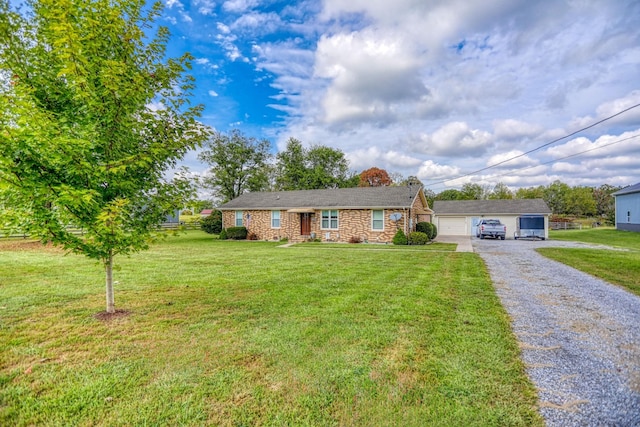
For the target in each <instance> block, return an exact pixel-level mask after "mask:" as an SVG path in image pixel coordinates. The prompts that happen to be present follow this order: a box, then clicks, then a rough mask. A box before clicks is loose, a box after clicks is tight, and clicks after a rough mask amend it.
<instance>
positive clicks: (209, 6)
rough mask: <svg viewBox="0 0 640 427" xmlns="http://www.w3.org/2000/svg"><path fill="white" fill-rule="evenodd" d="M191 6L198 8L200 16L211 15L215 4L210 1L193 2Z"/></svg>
mask: <svg viewBox="0 0 640 427" xmlns="http://www.w3.org/2000/svg"><path fill="white" fill-rule="evenodd" d="M193 4H194V5H195V6H196V7H197V8H198V12H199V13H200V14H202V15H213V9H214V8H215V6H216V4H215V2H213V1H211V0H195V1H194V2H193Z"/></svg>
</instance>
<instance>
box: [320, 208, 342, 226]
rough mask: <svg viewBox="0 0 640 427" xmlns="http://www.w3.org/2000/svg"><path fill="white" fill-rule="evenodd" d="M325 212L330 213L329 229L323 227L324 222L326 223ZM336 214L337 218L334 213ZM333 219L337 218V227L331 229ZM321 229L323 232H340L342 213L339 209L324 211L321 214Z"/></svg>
mask: <svg viewBox="0 0 640 427" xmlns="http://www.w3.org/2000/svg"><path fill="white" fill-rule="evenodd" d="M325 212H329V216H328V218H327V219H328V221H329V227H323V224H322V223H323V222H324V218H325V217H324V213H325ZM333 212H335V213H336V215H335V217H334V216H333V215H332V213H333ZM333 218H335V221H336V227H335V228H334V227H331V222H332V220H333ZM320 229H321V230H339V229H340V211H339V210H338V209H324V210H323V211H321V212H320Z"/></svg>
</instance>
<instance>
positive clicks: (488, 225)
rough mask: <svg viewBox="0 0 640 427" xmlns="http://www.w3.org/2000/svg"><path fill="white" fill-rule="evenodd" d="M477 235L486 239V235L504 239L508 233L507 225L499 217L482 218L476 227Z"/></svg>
mask: <svg viewBox="0 0 640 427" xmlns="http://www.w3.org/2000/svg"><path fill="white" fill-rule="evenodd" d="M476 230H477V231H476V237H479V238H481V239H484V238H485V237H493V238H494V239H498V238H500V239H501V240H504V238H505V236H506V235H507V226H506V225H504V224H503V223H501V222H500V220H499V219H481V220H480V222H478V228H477V229H476Z"/></svg>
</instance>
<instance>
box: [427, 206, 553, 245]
mask: <svg viewBox="0 0 640 427" xmlns="http://www.w3.org/2000/svg"><path fill="white" fill-rule="evenodd" d="M433 212H434V214H433V216H434V220H433V223H434V224H435V225H436V227H437V228H438V234H439V235H443V236H447V235H453V236H475V235H476V225H477V224H478V221H480V220H481V219H483V218H484V219H499V220H500V221H501V222H502V223H503V224H505V225H506V226H507V238H508V239H513V234H514V232H515V231H516V219H517V218H518V217H519V216H521V215H527V214H528V215H532V214H533V215H542V216H544V224H545V238H549V215H551V209H549V206H547V204H546V203H545V201H544V200H542V199H509V200H437V201H436V202H434V204H433Z"/></svg>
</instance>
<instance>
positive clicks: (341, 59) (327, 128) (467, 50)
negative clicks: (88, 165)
mask: <svg viewBox="0 0 640 427" xmlns="http://www.w3.org/2000/svg"><path fill="white" fill-rule="evenodd" d="M160 24H162V25H166V26H168V27H169V29H170V31H171V33H172V38H171V41H170V45H169V53H170V54H171V55H173V56H176V55H178V54H181V53H183V52H184V51H188V52H190V53H191V54H192V55H194V57H195V58H196V59H195V61H194V64H193V70H192V74H193V75H194V76H195V77H196V84H197V88H196V91H195V96H194V102H196V103H202V104H204V105H205V107H206V108H205V112H204V115H203V117H202V121H203V122H204V123H205V124H207V125H210V126H211V127H213V128H215V129H216V130H218V131H221V132H228V131H230V130H231V129H240V130H241V131H242V132H243V133H244V134H245V135H247V136H253V137H256V138H259V139H262V138H266V139H268V140H270V141H271V142H272V143H273V150H274V153H275V152H277V151H278V150H282V149H284V147H285V146H286V141H287V140H288V139H289V138H290V137H295V138H297V139H299V140H301V141H302V142H303V143H304V144H305V145H307V146H310V145H313V144H322V145H326V146H330V147H334V148H339V149H340V150H342V151H343V152H344V153H345V154H346V156H347V158H348V159H349V161H350V165H351V168H352V169H353V170H354V171H355V172H360V171H362V170H364V169H368V168H370V167H373V166H375V167H379V168H383V169H386V170H387V171H388V172H395V173H399V174H401V175H403V176H405V177H407V176H409V175H415V176H417V177H418V178H419V179H420V180H421V181H422V182H423V183H424V184H425V185H426V186H427V188H430V189H432V190H434V191H435V192H436V193H437V192H440V191H442V190H445V189H447V188H459V187H460V186H461V185H462V184H464V183H466V182H474V183H479V184H481V185H487V186H493V185H495V184H496V183H498V182H503V183H505V184H507V185H508V186H509V187H510V188H512V189H516V188H519V187H530V186H537V185H547V184H549V183H551V182H553V181H554V180H557V179H559V180H561V181H563V182H565V183H567V184H570V185H588V186H599V185H601V184H604V183H608V184H611V185H621V186H624V185H629V184H635V183H637V182H640V107H636V108H631V109H630V110H629V111H627V112H625V113H623V114H620V115H618V116H616V117H614V118H611V119H607V118H609V117H610V116H612V115H614V114H616V113H618V112H620V111H623V110H625V109H627V108H630V107H633V106H634V105H637V104H640V2H638V1H637V0H615V1H612V0H540V1H529V0H520V1H516V0H485V1H483V2H471V1H468V0H394V1H389V0H298V1H278V0H227V1H224V0H192V1H188V0H165V10H164V14H163V16H162V18H161V19H160ZM603 119H607V120H605V121H604V122H603V123H601V124H599V125H596V126H593V127H591V128H590V129H587V130H585V131H583V132H579V133H576V134H575V135H573V136H571V137H569V138H564V139H562V138H563V137H564V136H566V135H569V134H571V133H573V132H575V131H577V130H580V129H582V128H584V127H588V126H590V125H592V124H593V123H595V122H597V121H599V120H603ZM556 140H558V141H556ZM552 141H556V142H553V143H551V142H552ZM543 145H544V147H542V148H539V149H538V147H541V146H543ZM578 153H581V154H579V155H577V154H578ZM510 159H513V160H510ZM498 163H499V165H498V166H496V167H490V166H492V165H496V164H498ZM185 164H186V165H188V166H189V167H190V168H191V170H192V171H194V172H203V171H204V170H205V169H206V165H204V164H201V163H199V162H198V161H197V160H196V153H191V154H190V155H189V156H187V157H186V158H185ZM488 167H489V168H488ZM476 171H480V172H476ZM456 178H457V179H456Z"/></svg>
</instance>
